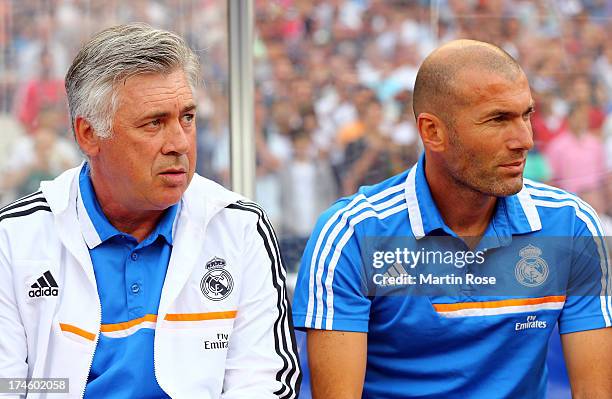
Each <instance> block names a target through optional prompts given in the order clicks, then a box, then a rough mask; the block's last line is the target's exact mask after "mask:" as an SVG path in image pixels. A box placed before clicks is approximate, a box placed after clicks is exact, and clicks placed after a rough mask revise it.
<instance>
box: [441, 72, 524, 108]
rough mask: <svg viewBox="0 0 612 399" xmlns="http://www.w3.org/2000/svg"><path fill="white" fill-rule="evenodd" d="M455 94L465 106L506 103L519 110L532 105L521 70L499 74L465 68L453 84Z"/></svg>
mask: <svg viewBox="0 0 612 399" xmlns="http://www.w3.org/2000/svg"><path fill="white" fill-rule="evenodd" d="M453 83H454V84H453V86H454V89H455V93H456V95H457V96H458V97H460V98H462V99H463V100H464V101H463V102H464V103H465V104H466V105H472V106H479V105H484V104H488V103H507V104H508V105H515V106H517V107H519V108H522V107H529V106H531V105H532V102H533V99H532V97H531V89H530V88H529V81H528V80H527V76H525V73H524V72H523V71H521V70H517V71H515V72H514V73H500V72H496V71H489V70H486V69H484V68H477V67H476V68H465V69H463V70H461V71H459V72H458V73H457V79H456V80H455V81H454V82H453Z"/></svg>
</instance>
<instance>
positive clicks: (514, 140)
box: [508, 118, 533, 151]
mask: <svg viewBox="0 0 612 399" xmlns="http://www.w3.org/2000/svg"><path fill="white" fill-rule="evenodd" d="M508 144H509V147H510V149H512V150H524V151H529V150H531V149H532V148H533V130H532V129H531V121H530V120H529V119H526V120H525V119H523V118H520V119H519V120H518V121H517V122H516V123H515V124H514V125H513V128H512V137H511V138H510V140H509V141H508Z"/></svg>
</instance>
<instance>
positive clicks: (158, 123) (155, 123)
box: [147, 119, 161, 127]
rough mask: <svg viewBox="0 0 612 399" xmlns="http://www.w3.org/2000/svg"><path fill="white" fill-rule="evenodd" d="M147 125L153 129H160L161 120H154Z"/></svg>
mask: <svg viewBox="0 0 612 399" xmlns="http://www.w3.org/2000/svg"><path fill="white" fill-rule="evenodd" d="M147 125H148V126H151V127H158V126H159V125H161V120H159V119H155V120H152V121H151V122H149V123H147Z"/></svg>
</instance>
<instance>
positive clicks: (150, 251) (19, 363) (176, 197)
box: [0, 24, 300, 398]
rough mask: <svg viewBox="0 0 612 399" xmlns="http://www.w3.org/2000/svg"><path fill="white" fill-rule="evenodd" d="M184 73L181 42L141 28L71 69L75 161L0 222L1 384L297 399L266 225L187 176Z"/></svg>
mask: <svg viewBox="0 0 612 399" xmlns="http://www.w3.org/2000/svg"><path fill="white" fill-rule="evenodd" d="M198 74H199V65H198V60H197V58H196V56H195V55H194V53H193V52H192V51H191V50H190V49H189V48H188V47H187V46H186V44H185V43H184V41H183V40H182V39H181V38H180V37H178V36H176V35H175V34H173V33H170V32H166V31H162V30H157V29H153V28H151V27H148V26H146V25H142V24H132V25H124V26H118V27H114V28H110V29H107V30H104V31H102V32H100V33H98V34H97V35H96V36H95V37H93V38H92V39H91V40H90V41H89V42H88V43H87V44H85V46H84V47H83V48H82V49H81V51H80V52H79V53H78V55H77V56H76V58H75V60H74V62H73V64H72V66H71V67H70V70H69V71H68V73H67V75H66V89H67V93H68V100H69V106H70V114H71V119H72V126H73V129H74V134H75V137H76V140H77V142H78V144H79V146H80V148H81V150H82V151H83V153H84V154H85V155H86V157H87V162H85V163H84V164H83V165H82V166H81V167H79V168H77V169H73V170H69V171H67V172H65V173H64V174H62V175H61V176H60V177H58V178H57V179H55V180H54V181H50V182H44V183H43V184H42V185H41V191H39V192H36V193H34V194H32V195H30V196H27V197H24V198H22V199H20V200H18V201H16V202H15V203H13V204H11V205H9V206H7V207H5V208H3V209H2V210H1V211H0V274H1V275H2V277H3V278H2V280H1V281H0V330H1V331H2V333H1V334H0V377H5V378H10V379H17V378H36V377H45V378H60V377H63V378H68V384H69V394H68V396H69V397H81V396H82V395H84V396H85V397H91V398H128V397H129V398H154V397H155V398H158V397H168V396H170V397H174V398H293V397H297V394H298V390H299V382H300V370H299V362H298V358H297V352H296V349H295V339H294V336H293V332H292V326H291V319H290V314H289V313H288V312H289V304H288V303H287V300H286V291H285V271H284V269H283V266H282V264H281V262H280V258H279V253H278V246H277V243H276V238H275V236H274V232H273V231H272V228H271V226H270V223H269V221H268V220H267V218H266V215H265V213H264V212H263V211H262V210H261V209H260V208H259V207H258V206H257V205H255V204H253V203H250V202H248V201H246V200H244V199H242V198H241V197H240V196H238V195H237V194H234V193H232V192H230V191H227V190H225V189H223V188H222V187H220V186H219V185H217V184H215V183H213V182H211V181H208V180H206V179H204V178H202V177H200V176H198V175H197V174H195V173H194V170H195V165H196V126H195V113H196V105H197V101H196V98H195V90H196V87H197V85H198V80H199V79H198ZM13 385H14V386H17V385H15V384H13ZM56 387H57V385H56ZM43 390H44V389H43ZM1 395H2V394H0V396H1ZM54 397H55V396H54ZM58 397H60V396H58Z"/></svg>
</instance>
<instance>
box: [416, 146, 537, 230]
mask: <svg viewBox="0 0 612 399" xmlns="http://www.w3.org/2000/svg"><path fill="white" fill-rule="evenodd" d="M405 197H406V203H407V207H408V217H409V219H410V227H411V228H412V232H413V234H414V236H415V237H416V238H417V239H420V238H423V237H424V236H427V235H432V233H433V232H435V231H440V230H442V231H443V232H445V233H446V234H448V235H451V236H456V234H455V233H454V232H453V231H452V230H451V229H450V228H449V227H448V226H447V225H446V223H444V219H442V215H441V214H440V212H439V210H438V207H437V206H436V204H435V202H434V200H433V197H432V195H431V190H430V188H429V184H428V183H427V179H426V177H425V154H422V155H421V157H420V159H419V161H418V163H417V164H416V165H415V166H413V167H412V168H411V169H410V172H409V173H408V176H407V177H406V183H405ZM541 229H542V223H541V220H540V216H539V214H538V211H537V209H536V206H535V203H534V201H533V199H532V198H531V195H530V194H529V192H528V191H527V188H526V187H525V185H523V188H522V189H521V191H520V192H519V193H517V194H515V195H511V196H508V197H498V201H497V205H496V208H495V213H494V215H493V218H492V219H491V223H490V225H489V226H488V227H487V230H486V231H485V236H497V237H498V238H500V239H501V238H503V237H505V238H509V237H510V236H512V235H517V234H525V233H530V232H534V231H538V230H541Z"/></svg>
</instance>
